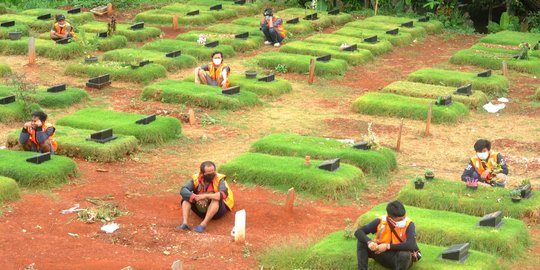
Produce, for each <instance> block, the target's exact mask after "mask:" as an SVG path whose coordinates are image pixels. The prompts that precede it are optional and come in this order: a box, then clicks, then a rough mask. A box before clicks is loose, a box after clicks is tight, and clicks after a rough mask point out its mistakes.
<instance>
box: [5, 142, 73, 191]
mask: <svg viewBox="0 0 540 270" xmlns="http://www.w3.org/2000/svg"><path fill="white" fill-rule="evenodd" d="M35 155H37V153H34V152H19V151H8V150H0V175H1V176H5V177H9V178H13V179H15V181H17V182H18V183H19V186H21V187H53V186H57V185H58V184H61V183H64V182H66V181H67V180H68V178H69V176H71V175H75V174H77V172H78V169H77V164H75V162H74V161H73V160H71V159H69V158H67V157H61V156H57V155H53V156H51V160H49V161H47V162H44V163H41V164H34V163H29V162H27V161H26V159H27V158H29V157H32V156H35Z"/></svg>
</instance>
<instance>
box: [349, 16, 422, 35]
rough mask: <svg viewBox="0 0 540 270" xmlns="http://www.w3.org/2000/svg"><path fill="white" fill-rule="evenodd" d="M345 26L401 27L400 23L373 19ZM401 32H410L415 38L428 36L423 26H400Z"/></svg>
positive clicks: (383, 29)
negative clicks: (374, 20)
mask: <svg viewBox="0 0 540 270" xmlns="http://www.w3.org/2000/svg"><path fill="white" fill-rule="evenodd" d="M345 27H356V28H361V29H371V30H377V31H385V32H386V31H388V30H391V29H394V28H397V27H399V24H395V23H383V22H373V21H366V20H364V21H354V22H350V23H348V24H346V25H345ZM399 32H403V33H409V34H411V36H412V37H413V38H415V39H424V38H425V37H426V36H427V32H426V29H424V28H423V27H413V28H406V27H400V28H399Z"/></svg>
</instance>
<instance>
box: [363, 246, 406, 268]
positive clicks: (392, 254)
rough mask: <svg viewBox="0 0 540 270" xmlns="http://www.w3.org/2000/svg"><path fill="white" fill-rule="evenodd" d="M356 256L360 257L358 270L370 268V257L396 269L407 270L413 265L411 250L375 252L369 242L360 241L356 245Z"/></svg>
mask: <svg viewBox="0 0 540 270" xmlns="http://www.w3.org/2000/svg"><path fill="white" fill-rule="evenodd" d="M356 256H357V257H358V270H367V269H368V258H372V259H374V260H375V261H376V262H378V263H379V264H380V265H382V266H384V267H386V268H388V269H394V270H406V269H409V268H410V267H411V266H412V258H411V254H410V252H409V251H392V250H389V251H385V252H383V253H381V254H375V252H373V251H371V250H370V249H369V248H368V245H367V243H362V242H360V241H358V244H357V246H356Z"/></svg>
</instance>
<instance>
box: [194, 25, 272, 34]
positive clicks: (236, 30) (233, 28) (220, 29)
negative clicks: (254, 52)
mask: <svg viewBox="0 0 540 270" xmlns="http://www.w3.org/2000/svg"><path fill="white" fill-rule="evenodd" d="M205 31H210V32H214V33H221V34H232V35H235V34H240V33H243V32H248V33H249V36H259V37H264V35H263V33H262V32H261V30H259V26H257V27H251V26H244V25H236V24H231V23H218V24H212V25H210V26H208V27H207V28H206V29H205Z"/></svg>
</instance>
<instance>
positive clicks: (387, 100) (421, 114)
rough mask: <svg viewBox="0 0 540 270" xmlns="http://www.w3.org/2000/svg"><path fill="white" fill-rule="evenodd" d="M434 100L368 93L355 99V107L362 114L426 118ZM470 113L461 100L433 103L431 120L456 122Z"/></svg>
mask: <svg viewBox="0 0 540 270" xmlns="http://www.w3.org/2000/svg"><path fill="white" fill-rule="evenodd" d="M432 101H433V102H434V101H435V100H433V99H425V98H416V97H407V96H401V95H396V94H392V93H367V94H365V95H363V96H361V97H359V98H358V99H356V100H355V101H354V103H353V108H354V110H355V111H356V112H359V113H362V114H368V115H380V116H394V117H404V118H411V119H417V120H425V119H427V113H428V107H429V103H430V102H432ZM468 115H469V109H468V108H467V106H465V105H464V104H463V103H461V102H454V103H452V105H450V106H437V105H433V114H432V118H431V121H432V122H433V123H436V124H440V123H455V122H457V121H459V120H461V119H462V118H464V117H465V116H468Z"/></svg>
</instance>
